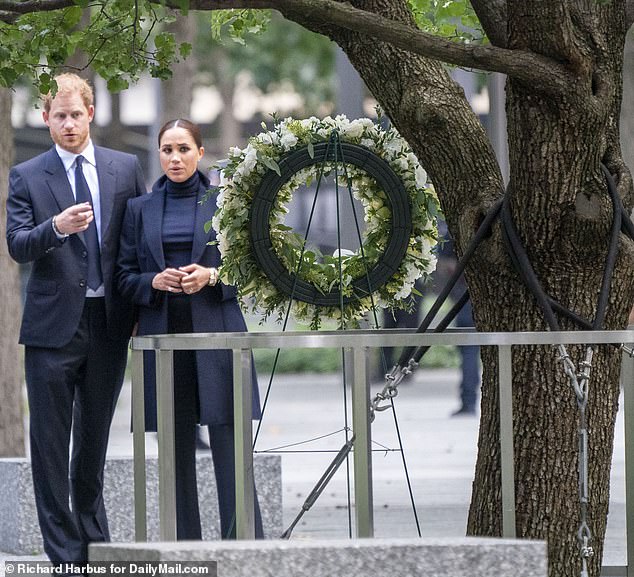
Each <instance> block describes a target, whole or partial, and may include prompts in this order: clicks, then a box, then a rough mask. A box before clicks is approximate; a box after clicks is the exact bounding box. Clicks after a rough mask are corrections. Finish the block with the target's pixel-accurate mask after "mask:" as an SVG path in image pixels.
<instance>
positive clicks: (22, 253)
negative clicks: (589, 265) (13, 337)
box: [7, 146, 146, 348]
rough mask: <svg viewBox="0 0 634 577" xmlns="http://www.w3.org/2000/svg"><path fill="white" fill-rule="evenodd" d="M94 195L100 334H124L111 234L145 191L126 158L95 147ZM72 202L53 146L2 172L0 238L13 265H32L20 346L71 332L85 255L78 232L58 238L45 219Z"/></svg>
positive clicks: (59, 343)
mask: <svg viewBox="0 0 634 577" xmlns="http://www.w3.org/2000/svg"><path fill="white" fill-rule="evenodd" d="M95 159H96V164H97V174H98V178H99V194H100V199H101V269H102V272H103V278H104V288H105V303H106V315H107V323H108V334H109V336H110V337H111V338H114V339H127V338H128V337H129V336H130V333H131V330H132V325H133V322H134V311H133V305H132V304H131V303H130V302H129V301H125V300H124V299H123V298H122V297H121V295H120V294H119V293H118V291H117V290H116V288H115V286H114V284H113V274H114V265H115V261H116V258H117V252H118V250H119V236H120V233H121V224H122V220H123V214H124V212H125V207H126V203H127V201H128V199H130V198H133V197H135V196H140V195H142V194H145V192H146V189H145V183H144V181H143V174H142V171H141V167H140V165H139V162H138V160H137V158H136V157H135V156H134V155H131V154H126V153H123V152H118V151H115V150H110V149H108V148H102V147H99V146H96V147H95ZM72 204H75V199H74V197H73V192H72V189H71V186H70V183H69V182H68V177H67V176H66V172H65V170H64V165H63V163H62V161H61V159H60V157H59V155H58V154H57V151H56V150H55V147H53V148H51V149H49V150H48V151H47V152H45V153H43V154H40V155H39V156H36V157H35V158H32V159H31V160H28V161H26V162H23V163H21V164H19V165H17V166H15V167H14V168H12V169H11V172H10V173H9V196H8V200H7V243H8V247H9V253H10V254H11V256H12V257H13V258H14V259H15V260H16V261H18V262H19V263H28V262H31V263H32V272H31V276H30V279H29V282H28V285H27V289H26V292H27V294H26V303H25V305H24V315H23V318H22V327H21V330H20V343H22V344H24V345H28V346H34V347H49V348H59V347H63V346H64V345H66V344H67V343H68V342H70V340H71V338H72V337H73V335H74V334H75V332H76V330H77V327H78V324H79V320H80V318H81V314H82V310H83V307H84V299H85V295H86V279H87V276H88V260H87V251H86V245H85V241H84V238H83V233H79V234H72V235H70V236H69V237H68V238H66V239H63V240H60V239H58V238H57V236H56V235H55V232H54V231H53V227H52V219H53V217H54V216H55V215H57V214H59V213H60V212H62V211H63V210H64V209H66V208H68V207H69V206H71V205H72Z"/></svg>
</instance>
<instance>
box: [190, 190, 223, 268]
mask: <svg viewBox="0 0 634 577" xmlns="http://www.w3.org/2000/svg"><path fill="white" fill-rule="evenodd" d="M205 194H206V191H205V190H203V189H202V187H201V189H200V191H199V192H198V198H197V199H196V217H195V220H194V242H193V245H192V262H200V260H201V257H202V255H203V253H204V252H205V250H206V249H207V248H209V247H208V246H207V243H208V242H210V241H212V240H215V239H216V234H215V232H214V230H213V228H212V229H211V230H210V231H209V232H205V223H206V222H207V221H209V220H211V217H212V216H213V215H214V212H215V208H216V197H215V196H213V197H211V198H208V199H207V200H205V202H203V203H201V200H202V198H203V196H204V195H205ZM219 264H220V263H213V265H214V266H218V265H219Z"/></svg>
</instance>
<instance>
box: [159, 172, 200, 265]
mask: <svg viewBox="0 0 634 577" xmlns="http://www.w3.org/2000/svg"><path fill="white" fill-rule="evenodd" d="M199 187H200V175H199V174H198V172H194V174H192V175H191V176H190V177H189V178H188V179H187V180H186V181H184V182H172V181H171V180H169V179H167V180H166V183H165V210H164V212H163V253H164V254H165V264H166V266H168V267H171V268H178V267H179V266H186V265H188V264H191V258H192V243H193V240H194V222H195V218H196V199H197V197H198V188H199Z"/></svg>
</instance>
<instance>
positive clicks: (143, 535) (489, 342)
mask: <svg viewBox="0 0 634 577" xmlns="http://www.w3.org/2000/svg"><path fill="white" fill-rule="evenodd" d="M351 336H353V337H354V338H351ZM621 343H628V344H629V343H634V330H622V331H561V332H504V333H484V332H468V331H464V330H462V331H459V330H448V331H447V332H444V333H432V332H423V333H417V332H415V331H414V330H413V329H388V330H355V331H297V332H251V333H196V334H179V335H156V336H143V337H134V338H133V339H132V343H131V349H132V357H133V362H132V414H133V430H134V433H133V434H134V482H135V528H136V540H137V541H144V540H146V539H147V529H146V501H145V445H144V443H145V441H144V434H143V433H144V430H145V423H144V420H145V417H144V409H143V361H142V352H143V351H155V353H156V377H157V379H156V380H157V419H158V443H159V449H158V453H159V522H160V537H161V539H162V540H165V541H171V540H175V539H176V521H175V519H176V491H175V479H174V406H173V372H172V364H173V351H175V350H209V349H230V350H232V351H233V363H234V371H233V374H234V411H235V415H234V421H235V434H236V444H235V446H236V449H235V450H236V499H237V503H236V530H237V531H236V534H237V537H238V538H239V539H249V538H251V539H252V538H253V537H254V527H255V525H254V513H253V507H254V503H253V491H252V490H245V489H244V488H245V487H252V486H253V452H252V447H251V443H252V436H253V431H252V422H251V414H252V413H251V409H252V407H251V386H252V384H251V378H252V377H251V375H252V371H251V362H252V361H251V358H252V357H251V353H252V350H253V349H266V348H273V349H278V348H280V349H283V348H344V349H348V350H350V351H351V352H352V359H353V362H352V367H351V369H352V374H351V381H352V417H353V430H354V432H355V436H356V440H355V451H354V485H355V486H354V492H355V516H356V521H357V522H356V532H357V535H356V536H357V537H372V536H373V532H374V526H373V517H372V509H373V507H372V453H371V446H370V445H371V431H370V425H371V419H370V410H369V409H370V388H369V381H368V378H367V374H366V366H367V362H366V361H367V353H368V350H369V349H370V348H376V347H403V346H406V347H410V346H414V347H422V346H435V345H454V346H469V345H477V346H495V347H497V349H498V361H499V362H498V371H499V387H500V457H501V474H502V487H501V490H502V533H503V535H502V536H503V537H509V538H512V537H515V489H514V486H515V483H514V469H513V409H512V385H511V384H512V375H513V370H512V364H511V347H512V346H517V345H560V344H580V345H583V344H585V345H588V344H621ZM624 363H625V367H626V369H625V370H627V371H629V372H628V373H627V375H628V379H627V385H629V386H625V387H624V395H625V400H624V414H625V436H626V438H634V387H633V386H631V385H632V382H631V381H632V380H634V359H633V358H632V357H631V356H628V355H624ZM625 478H626V536H627V559H628V565H626V566H624V567H604V568H603V569H604V575H621V574H622V575H624V576H625V575H627V574H628V571H629V565H630V561H629V560H634V511H631V510H630V509H634V443H629V445H628V444H627V443H626V448H625ZM630 503H631V505H629V504H630Z"/></svg>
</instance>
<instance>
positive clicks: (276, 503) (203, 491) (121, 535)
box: [0, 454, 283, 555]
mask: <svg viewBox="0 0 634 577" xmlns="http://www.w3.org/2000/svg"><path fill="white" fill-rule="evenodd" d="M132 465H133V461H132V457H114V458H113V457H109V458H108V460H107V461H106V468H105V471H104V484H105V486H104V500H105V503H106V510H107V512H108V523H109V526H110V535H111V538H112V541H116V542H132V541H134V487H133V472H132V471H133V468H132ZM197 475H198V499H199V503H200V516H201V520H202V529H203V538H204V539H206V540H212V539H220V521H219V516H218V499H217V495H216V482H215V478H214V473H213V460H212V458H211V455H210V454H209V455H207V454H205V455H198V456H197ZM254 475H255V482H256V486H257V489H258V496H259V500H260V509H261V511H262V522H263V524H264V533H265V535H266V536H267V537H278V536H279V535H280V534H281V533H282V531H283V527H282V469H281V458H280V457H279V456H278V455H255V457H254ZM146 477H147V481H146V487H147V524H148V527H147V528H148V538H149V540H150V541H156V540H158V538H159V526H158V460H157V459H156V457H148V458H147V460H146ZM0 543H2V550H3V551H4V552H6V553H12V554H15V555H37V554H39V553H41V552H42V538H41V536H40V529H39V525H38V522H37V513H36V510H35V501H34V498H33V480H32V477H31V463H30V462H29V460H28V459H17V458H16V459H0Z"/></svg>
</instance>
